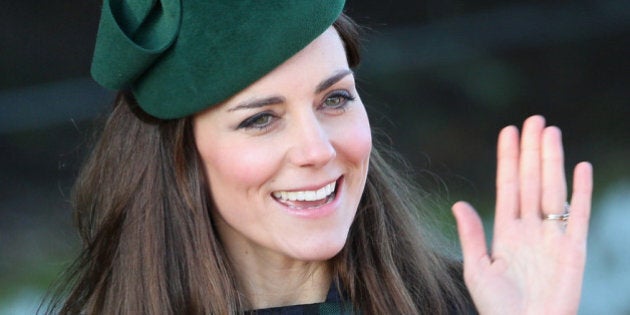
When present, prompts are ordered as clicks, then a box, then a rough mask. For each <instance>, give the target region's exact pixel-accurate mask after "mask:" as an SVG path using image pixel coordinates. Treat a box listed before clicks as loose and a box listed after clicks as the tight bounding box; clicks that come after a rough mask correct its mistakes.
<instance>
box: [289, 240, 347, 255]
mask: <svg viewBox="0 0 630 315" xmlns="http://www.w3.org/2000/svg"><path fill="white" fill-rule="evenodd" d="M345 244H346V238H345V237H344V238H343V239H337V240H330V239H329V240H324V241H320V242H318V243H317V244H309V245H306V246H305V244H302V246H301V247H300V248H299V249H298V251H297V252H294V255H292V256H294V258H297V259H298V260H301V261H324V260H329V259H331V258H333V257H335V256H336V255H337V254H339V252H341V250H342V249H343V247H344V246H345Z"/></svg>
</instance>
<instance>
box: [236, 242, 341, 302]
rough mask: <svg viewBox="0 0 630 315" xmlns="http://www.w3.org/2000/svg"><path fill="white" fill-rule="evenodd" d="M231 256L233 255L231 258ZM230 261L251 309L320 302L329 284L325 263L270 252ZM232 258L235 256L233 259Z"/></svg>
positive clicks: (324, 296)
mask: <svg viewBox="0 0 630 315" xmlns="http://www.w3.org/2000/svg"><path fill="white" fill-rule="evenodd" d="M230 256H233V255H230ZM238 256H239V259H233V261H237V262H238V263H235V264H234V267H235V272H236V274H237V277H238V280H239V284H240V285H241V287H242V289H243V290H244V293H245V294H246V296H247V298H248V300H249V302H250V304H251V305H250V306H251V308H252V309H261V308H268V307H278V306H287V305H297V304H310V303H320V302H323V301H324V300H325V299H326V294H327V293H328V289H329V288H330V284H331V275H330V268H329V266H328V262H326V261H320V262H303V261H295V260H292V259H288V258H286V257H277V256H274V255H273V254H269V253H252V252H250V253H248V254H247V255H245V256H246V257H243V255H238ZM232 258H235V257H232Z"/></svg>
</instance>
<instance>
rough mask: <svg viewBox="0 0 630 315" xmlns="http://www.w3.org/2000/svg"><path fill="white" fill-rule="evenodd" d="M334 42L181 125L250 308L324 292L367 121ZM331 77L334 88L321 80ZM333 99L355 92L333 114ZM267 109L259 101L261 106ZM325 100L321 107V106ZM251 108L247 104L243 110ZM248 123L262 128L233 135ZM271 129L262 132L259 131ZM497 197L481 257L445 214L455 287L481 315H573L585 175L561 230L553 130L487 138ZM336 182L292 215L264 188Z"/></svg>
mask: <svg viewBox="0 0 630 315" xmlns="http://www.w3.org/2000/svg"><path fill="white" fill-rule="evenodd" d="M347 71H349V69H348V65H347V62H346V57H345V52H344V50H343V45H342V43H341V40H340V39H339V37H338V35H337V33H336V32H335V31H334V30H333V29H332V28H331V29H329V30H328V31H326V32H325V33H324V34H322V35H321V36H320V37H318V38H317V39H316V40H315V41H314V42H313V43H311V44H310V45H309V46H308V47H306V48H305V49H304V50H302V51H300V52H299V53H298V54H297V55H295V56H294V57H292V58H291V59H289V60H287V61H286V62H285V63H283V64H282V65H280V66H279V67H278V68H276V69H275V70H273V71H272V72H271V73H269V74H268V75H266V76H265V77H263V78H261V79H260V80H259V81H257V82H255V83H254V84H252V85H251V86H250V87H248V88H246V89H245V90H243V91H241V92H240V93H238V94H237V95H235V96H234V97H233V98H231V99H230V100H228V101H226V102H225V103H223V104H219V105H218V106H215V107H213V108H210V109H208V110H206V111H204V112H202V113H200V114H198V115H196V116H195V117H194V133H195V141H196V144H197V148H198V150H199V153H200V155H201V158H202V160H203V163H204V166H205V169H206V173H207V176H208V178H209V181H210V187H211V193H212V196H213V199H214V203H215V205H216V211H214V212H213V213H212V215H213V218H214V220H215V222H216V227H217V231H218V233H219V237H220V238H221V240H222V242H223V244H224V245H225V248H226V250H227V253H228V255H229V256H230V258H231V260H232V261H233V263H234V267H235V268H236V271H237V272H236V274H238V275H239V276H240V278H239V281H240V283H241V285H242V286H243V288H244V290H245V293H246V295H247V297H248V298H249V300H250V301H251V303H252V307H254V308H264V307H270V306H282V305H293V304H304V303H315V302H321V301H323V300H324V299H325V295H326V292H327V290H328V287H329V285H330V272H329V269H328V265H327V263H326V260H328V259H329V258H331V257H332V256H334V255H335V254H336V253H337V252H339V250H341V248H342V247H343V244H344V243H345V241H346V237H347V233H348V230H349V228H350V224H351V223H352V220H353V218H354V215H355V212H356V209H357V205H358V202H359V198H360V196H361V194H362V192H363V187H364V184H365V178H366V174H367V169H368V158H369V151H370V149H371V138H370V130H369V123H368V120H367V115H366V113H365V109H364V107H363V104H362V103H361V100H360V98H359V96H358V93H357V92H356V88H355V84H354V78H353V76H352V74H351V73H346V74H345V75H343V76H341V77H340V78H338V79H339V80H338V81H335V82H334V83H333V84H332V85H331V86H328V87H326V88H324V89H323V90H322V91H317V87H318V86H321V84H322V82H325V81H326V80H327V79H330V78H333V77H335V76H337V75H339V74H340V73H345V72H347ZM333 81H334V80H333ZM334 91H346V92H348V93H349V94H351V95H352V97H354V100H353V101H350V102H349V106H348V107H347V108H345V109H344V110H342V111H338V110H333V109H332V108H333V106H328V105H325V106H324V104H329V103H336V102H337V101H339V98H338V97H337V98H334V99H330V96H331V93H332V92H334ZM263 99H265V100H267V102H266V103H267V104H266V105H264V106H250V105H251V104H259V105H260V100H263ZM329 101H330V102H329ZM248 104H250V105H248ZM265 111H268V112H270V113H272V114H273V115H272V116H273V117H272V118H269V117H267V118H260V119H257V120H255V121H256V122H257V123H256V125H261V126H262V125H264V128H262V129H256V128H253V129H252V128H241V127H239V126H241V125H242V123H243V121H245V120H248V119H249V118H251V117H253V116H255V115H256V114H258V113H261V112H265ZM268 122H271V123H270V124H267V123H268ZM497 157H498V165H497V182H496V184H497V202H496V216H495V225H494V229H495V231H494V239H493V242H492V250H491V252H489V251H488V248H487V247H486V242H485V236H484V233H483V227H482V224H481V220H480V218H479V216H478V215H477V214H476V212H475V210H474V209H473V208H472V207H471V206H470V205H469V204H467V203H465V202H458V203H456V204H455V205H454V206H453V213H454V215H455V218H456V220H457V226H458V231H459V236H460V240H461V244H462V251H463V256H464V278H465V282H466V285H467V287H468V289H469V291H470V293H471V295H472V297H473V300H474V303H475V305H476V307H477V308H478V310H479V311H480V313H481V314H575V313H577V307H578V305H579V298H580V291H581V284H582V275H583V272H584V265H585V259H586V235H587V228H588V221H589V214H590V203H591V192H592V168H591V165H590V164H588V163H585V162H583V163H580V164H578V165H577V166H576V168H575V171H574V177H573V178H574V183H573V195H572V197H571V200H570V201H571V218H570V220H569V223H568V225H567V227H566V230H564V229H563V228H562V226H561V224H560V223H558V222H557V221H546V220H543V219H542V218H543V216H544V215H545V214H557V213H562V211H563V206H564V202H565V200H567V188H566V180H565V175H564V159H563V148H562V140H561V134H560V130H559V129H558V128H556V127H546V126H545V120H544V118H543V117H541V116H532V117H530V118H528V119H527V120H526V121H525V123H524V125H523V131H522V135H520V136H519V132H518V130H517V128H516V127H514V126H509V127H506V128H504V129H503V130H502V131H501V133H500V135H499V140H498V153H497ZM340 176H342V177H343V181H341V183H342V185H341V186H342V187H341V195H340V198H339V200H340V201H339V204H338V205H337V206H335V211H333V212H332V214H330V215H325V216H322V217H318V218H316V219H312V218H310V219H304V218H300V217H299V216H296V215H294V214H291V213H289V212H287V211H286V209H285V208H284V207H283V206H282V205H280V204H279V203H278V202H277V201H276V200H274V198H273V197H272V193H273V192H274V191H280V190H294V189H303V188H305V187H316V186H320V185H322V184H325V183H327V182H330V181H331V180H334V179H336V178H339V177H340Z"/></svg>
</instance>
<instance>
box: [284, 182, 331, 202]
mask: <svg viewBox="0 0 630 315" xmlns="http://www.w3.org/2000/svg"><path fill="white" fill-rule="evenodd" d="M336 187H337V182H336V181H334V182H331V183H329V184H326V185H325V186H323V187H321V188H319V189H316V190H299V191H275V192H273V193H272V196H273V198H274V199H275V200H276V201H278V202H279V203H281V204H284V205H286V206H288V207H291V208H294V209H295V208H297V209H307V208H316V207H320V206H323V205H325V204H327V203H329V202H331V201H332V200H333V199H334V198H335V194H336Z"/></svg>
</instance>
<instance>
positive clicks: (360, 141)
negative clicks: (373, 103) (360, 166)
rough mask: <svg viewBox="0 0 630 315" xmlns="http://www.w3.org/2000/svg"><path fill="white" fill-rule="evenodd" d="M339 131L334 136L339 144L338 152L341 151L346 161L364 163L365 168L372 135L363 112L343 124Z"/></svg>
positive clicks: (370, 148)
mask: <svg viewBox="0 0 630 315" xmlns="http://www.w3.org/2000/svg"><path fill="white" fill-rule="evenodd" d="M340 131H341V132H339V133H337V136H336V139H337V141H338V143H339V144H340V145H339V146H338V148H339V150H342V153H343V155H344V156H345V157H346V159H348V160H350V161H353V162H356V163H365V164H366V166H367V162H368V160H369V157H370V151H371V150H372V133H371V129H370V123H369V121H368V118H367V114H366V113H365V111H363V112H362V113H361V114H360V115H357V117H356V118H355V119H353V120H352V121H350V122H349V123H346V124H344V128H342V129H341V130H340Z"/></svg>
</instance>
